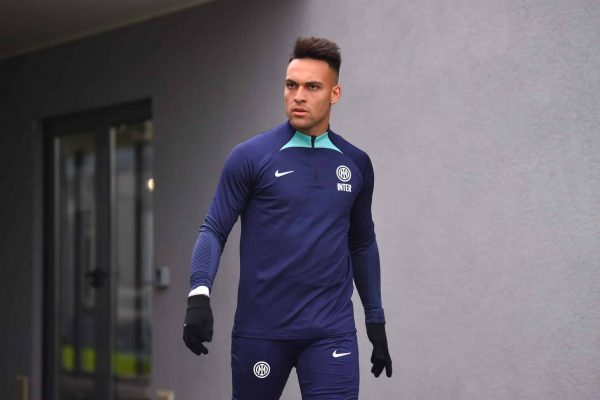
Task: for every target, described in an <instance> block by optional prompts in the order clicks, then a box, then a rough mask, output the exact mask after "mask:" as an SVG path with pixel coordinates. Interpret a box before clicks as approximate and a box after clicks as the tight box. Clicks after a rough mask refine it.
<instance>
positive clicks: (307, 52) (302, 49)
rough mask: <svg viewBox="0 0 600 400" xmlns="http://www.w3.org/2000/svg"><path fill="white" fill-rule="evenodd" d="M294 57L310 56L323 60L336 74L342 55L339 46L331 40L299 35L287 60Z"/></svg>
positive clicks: (338, 70)
mask: <svg viewBox="0 0 600 400" xmlns="http://www.w3.org/2000/svg"><path fill="white" fill-rule="evenodd" d="M296 58H312V59H314V60H321V61H325V62H326V63H327V64H329V66H330V67H331V68H333V70H334V71H335V72H336V74H337V75H338V76H339V74H340V66H341V65H342V56H341V54H340V48H339V47H338V45H337V44H335V43H334V42H332V41H331V40H327V39H323V38H317V37H307V38H302V37H299V38H298V39H297V40H296V44H295V45H294V52H293V53H292V54H291V55H290V59H289V62H292V60H294V59H296Z"/></svg>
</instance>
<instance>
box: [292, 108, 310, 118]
mask: <svg viewBox="0 0 600 400" xmlns="http://www.w3.org/2000/svg"><path fill="white" fill-rule="evenodd" d="M292 114H293V115H297V116H301V115H306V114H308V111H307V110H305V109H304V108H299V107H294V108H292Z"/></svg>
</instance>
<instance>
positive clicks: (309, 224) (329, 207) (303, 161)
mask: <svg viewBox="0 0 600 400" xmlns="http://www.w3.org/2000/svg"><path fill="white" fill-rule="evenodd" d="M373 181H374V177H373V168H372V165H371V161H370V159H369V157H368V155H367V154H366V153H365V152H363V151H362V150H360V149H358V148H357V147H355V146H353V145H352V144H350V143H349V142H348V141H346V140H345V139H343V138H342V137H341V136H339V135H337V134H335V133H334V132H332V131H331V130H329V131H328V132H326V133H324V134H322V135H320V136H318V137H314V136H308V135H305V134H303V133H301V132H298V131H295V130H294V129H293V128H292V126H291V125H290V124H289V123H288V122H286V123H284V124H281V125H279V126H277V127H275V128H273V129H272V130H269V131H267V132H264V133H261V134H258V135H256V136H254V137H252V138H251V139H249V140H247V141H245V142H243V143H241V144H239V145H237V146H236V147H235V148H234V149H233V150H232V152H231V154H230V155H229V157H228V158H227V160H226V162H225V165H224V167H223V171H222V174H221V178H220V180H219V184H218V187H217V190H216V193H215V195H214V198H213V200H212V203H211V205H210V209H209V211H208V214H207V215H206V218H205V220H204V223H203V224H202V227H201V229H200V234H199V237H198V241H197V242H196V247H195V249H194V255H193V260H192V267H191V287H192V288H194V287H197V286H200V285H204V286H207V287H209V288H210V287H212V283H213V280H214V278H215V275H216V269H217V266H218V263H219V258H220V255H221V252H222V249H223V246H224V245H225V241H226V240H227V237H228V235H229V232H230V231H231V229H232V227H233V225H234V223H235V221H236V220H237V218H238V216H239V215H241V222H242V232H241V238H240V281H239V288H238V302H237V310H236V314H235V321H234V327H233V333H232V334H233V336H244V337H256V338H272V339H305V338H316V337H324V336H331V335H337V334H343V333H351V332H355V325H354V315H353V309H352V302H351V296H352V291H353V286H352V281H353V276H354V280H355V281H356V285H357V289H358V291H359V295H360V297H361V300H362V302H363V306H364V307H365V313H366V320H367V322H385V319H384V314H383V308H382V307H381V292H380V272H379V256H378V250H377V243H376V241H375V232H374V226H373V220H372V217H371V200H372V193H373ZM353 262H354V269H353Z"/></svg>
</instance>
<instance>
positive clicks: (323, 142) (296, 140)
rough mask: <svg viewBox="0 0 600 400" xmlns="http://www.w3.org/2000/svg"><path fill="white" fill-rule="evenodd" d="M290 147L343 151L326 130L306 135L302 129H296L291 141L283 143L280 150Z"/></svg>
mask: <svg viewBox="0 0 600 400" xmlns="http://www.w3.org/2000/svg"><path fill="white" fill-rule="evenodd" d="M289 147H308V148H315V149H316V148H319V149H330V150H335V151H339V152H340V153H341V152H342V151H341V150H340V149H338V148H337V147H336V145H334V144H333V143H332V142H331V139H329V132H325V133H323V134H321V135H319V136H316V137H315V136H309V135H305V134H304V133H302V132H300V131H296V132H295V133H294V136H292V138H291V139H290V141H289V142H287V143H286V144H284V145H283V147H282V148H281V149H279V150H283V149H287V148H289Z"/></svg>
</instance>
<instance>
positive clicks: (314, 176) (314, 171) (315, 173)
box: [310, 136, 317, 183]
mask: <svg viewBox="0 0 600 400" xmlns="http://www.w3.org/2000/svg"><path fill="white" fill-rule="evenodd" d="M316 139H317V137H316V136H311V137H310V146H311V148H312V150H311V153H312V158H313V162H312V163H311V164H312V167H313V182H315V183H316V182H317V165H316V164H317V160H316V152H315V140H316Z"/></svg>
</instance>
